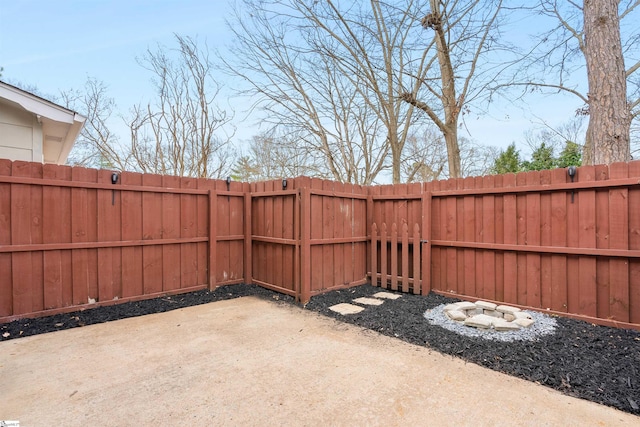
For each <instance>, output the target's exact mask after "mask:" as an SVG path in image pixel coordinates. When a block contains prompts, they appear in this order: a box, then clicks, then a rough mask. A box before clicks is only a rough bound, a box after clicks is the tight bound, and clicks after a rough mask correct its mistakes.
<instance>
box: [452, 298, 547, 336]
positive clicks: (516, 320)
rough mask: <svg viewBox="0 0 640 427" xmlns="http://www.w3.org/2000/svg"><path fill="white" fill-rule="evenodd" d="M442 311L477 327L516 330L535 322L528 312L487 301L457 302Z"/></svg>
mask: <svg viewBox="0 0 640 427" xmlns="http://www.w3.org/2000/svg"><path fill="white" fill-rule="evenodd" d="M443 311H444V313H445V315H446V316H447V317H448V318H449V319H451V320H453V321H455V322H459V323H461V324H463V325H465V326H470V327H473V328H478V329H494V330H496V331H516V330H519V329H520V328H529V327H530V326H531V325H533V324H534V322H535V321H534V320H533V318H532V316H531V315H530V314H529V313H525V312H523V311H521V310H520V309H519V308H517V307H511V306H508V305H497V304H494V303H491V302H487V301H476V302H475V303H473V302H468V301H462V302H457V303H454V304H449V305H447V306H445V307H444V309H443Z"/></svg>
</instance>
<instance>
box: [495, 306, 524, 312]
mask: <svg viewBox="0 0 640 427" xmlns="http://www.w3.org/2000/svg"><path fill="white" fill-rule="evenodd" d="M496 310H497V311H500V312H502V313H509V314H513V313H516V312H518V311H520V309H519V308H518V307H511V306H509V305H499V306H497V307H496Z"/></svg>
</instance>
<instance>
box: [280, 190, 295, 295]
mask: <svg viewBox="0 0 640 427" xmlns="http://www.w3.org/2000/svg"><path fill="white" fill-rule="evenodd" d="M295 197H296V196H286V197H282V198H281V199H282V208H281V209H282V215H283V217H282V233H281V234H282V237H283V238H285V239H292V240H298V236H297V235H296V233H295V229H294V227H299V224H298V223H297V221H298V219H296V214H295V205H294V202H295V201H296V199H295ZM280 246H281V248H282V249H281V252H282V253H281V255H280V256H281V260H280V265H281V268H282V271H283V275H282V280H283V286H284V287H286V288H290V289H292V290H295V289H297V287H296V285H295V280H294V277H295V274H294V268H295V263H294V264H293V265H292V264H291V260H292V259H294V258H295V256H296V254H295V248H296V247H295V246H291V245H280Z"/></svg>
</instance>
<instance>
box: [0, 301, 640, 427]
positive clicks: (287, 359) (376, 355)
mask: <svg viewBox="0 0 640 427" xmlns="http://www.w3.org/2000/svg"><path fill="white" fill-rule="evenodd" d="M0 420H18V421H20V425H21V427H30V426H53V425H56V426H58V425H60V426H63V425H64V426H87V425H92V426H101V425H117V426H146V425H154V426H164V425H167V426H173V425H189V426H200V425H202V426H210V425H242V426H247V425H256V426H257V425H260V426H262V425H296V426H297V425H305V426H315V425H318V426H320V425H322V426H328V425H335V426H340V425H358V426H364V425H384V426H392V425H456V426H463V425H474V426H482V425H498V424H500V425H503V424H508V425H516V426H517V425H525V426H526V425H531V426H543V425H549V426H556V425H563V426H571V425H576V426H578V425H579V426H588V425H594V426H614V425H628V426H636V425H639V423H640V417H636V416H634V415H631V414H627V413H623V412H621V411H618V410H615V409H612V408H609V407H605V406H602V405H598V404H595V403H592V402H588V401H585V400H580V399H575V398H572V397H569V396H566V395H563V394H561V393H559V392H556V391H554V390H551V389H549V388H546V387H542V386H539V385H536V384H534V383H531V382H528V381H524V380H520V379H517V378H514V377H510V376H507V375H504V374H500V373H497V372H494V371H491V370H489V369H485V368H481V367H479V366H477V365H475V364H471V363H465V362H463V361H461V360H459V359H455V358H452V357H449V356H443V355H441V354H439V353H436V352H433V351H430V350H429V349H427V348H424V347H419V346H415V345H411V344H407V343H405V342H402V341H400V340H397V339H393V338H389V337H385V336H382V335H379V334H377V333H375V332H371V331H368V330H364V329H361V328H358V327H355V326H352V325H348V324H345V323H342V322H338V321H336V320H333V319H330V318H326V317H323V316H320V315H318V314H316V313H313V312H310V311H305V310H302V309H301V308H299V307H295V306H292V305H287V304H278V303H276V302H270V301H265V300H261V299H258V298H255V297H244V298H239V299H233V300H227V301H220V302H215V303H210V304H204V305H199V306H193V307H189V308H184V309H179V310H175V311H170V312H166V313H159V314H153V315H148V316H142V317H134V318H129V319H123V320H118V321H114V322H108V323H103V324H98V325H92V326H86V327H82V328H74V329H68V330H63V331H59V332H53V333H48V334H43V335H36V336H31V337H26V338H20V339H16V340H10V341H4V342H0Z"/></svg>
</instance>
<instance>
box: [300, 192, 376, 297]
mask: <svg viewBox="0 0 640 427" xmlns="http://www.w3.org/2000/svg"><path fill="white" fill-rule="evenodd" d="M365 191H366V190H365V189H363V188H362V187H360V186H354V185H346V184H342V183H337V182H332V181H325V180H319V179H311V180H310V189H309V201H308V203H309V206H308V207H307V206H305V207H303V208H302V210H303V212H305V215H308V216H309V217H308V221H309V224H310V227H309V230H308V232H309V247H310V248H309V253H310V254H309V257H310V261H309V267H310V295H317V294H320V293H322V292H327V291H329V290H332V289H340V288H345V287H350V286H355V285H358V284H364V283H367V281H368V279H367V246H368V240H369V239H368V236H367V222H366V218H367V196H366V193H365ZM302 200H303V203H305V201H304V198H303V199H302Z"/></svg>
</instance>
